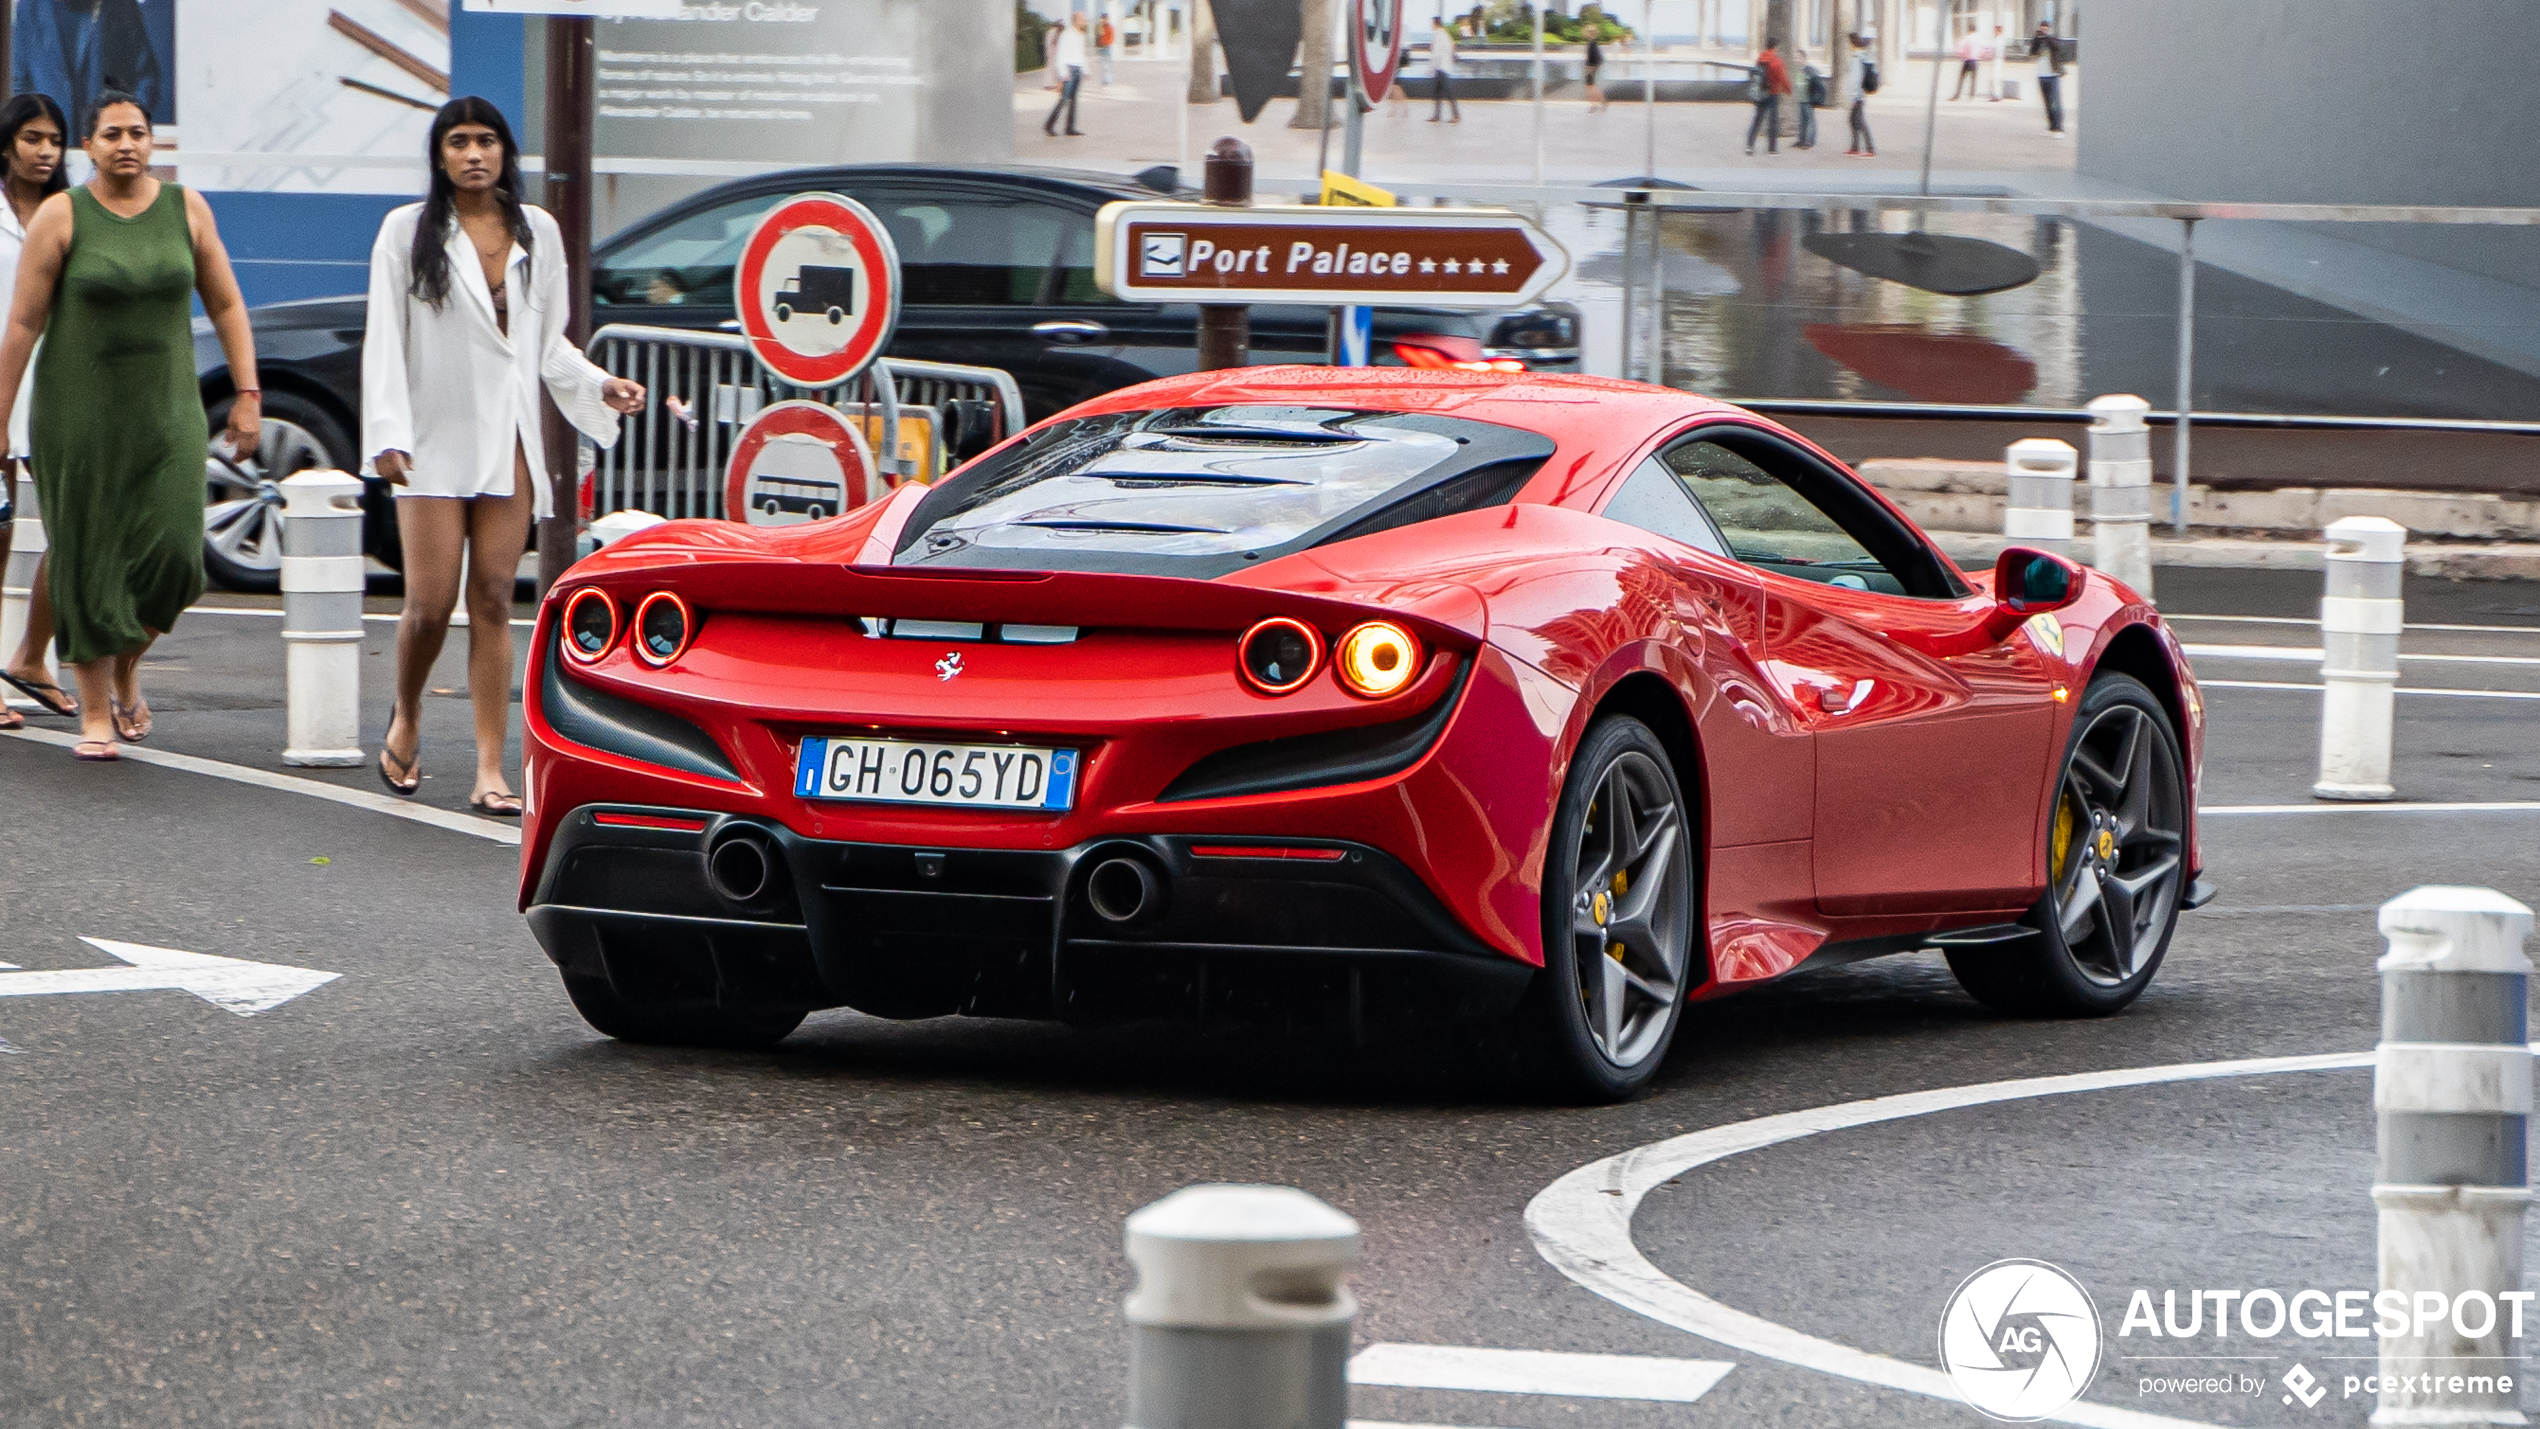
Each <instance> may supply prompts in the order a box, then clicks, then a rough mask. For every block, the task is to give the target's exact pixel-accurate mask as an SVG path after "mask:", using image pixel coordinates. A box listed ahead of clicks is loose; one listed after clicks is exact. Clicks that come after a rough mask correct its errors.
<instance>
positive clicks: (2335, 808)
mask: <svg viewBox="0 0 2540 1429" xmlns="http://www.w3.org/2000/svg"><path fill="white" fill-rule="evenodd" d="M2535 810H2540V800H2535V799H2498V800H2495V801H2493V802H2490V803H2484V804H2402V803H2396V802H2393V803H2387V804H2343V803H2335V802H2328V803H2319V804H2214V805H2208V806H2206V807H2204V808H2201V809H2198V810H2197V811H2196V812H2197V813H2198V814H2199V815H2202V816H2204V817H2206V818H2214V817H2223V818H2229V817H2230V816H2232V815H2234V814H2528V813H2531V812H2533V811H2535Z"/></svg>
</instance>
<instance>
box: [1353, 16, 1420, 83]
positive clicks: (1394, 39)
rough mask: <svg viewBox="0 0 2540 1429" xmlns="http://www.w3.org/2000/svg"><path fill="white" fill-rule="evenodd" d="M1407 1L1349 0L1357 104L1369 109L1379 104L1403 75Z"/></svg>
mask: <svg viewBox="0 0 2540 1429" xmlns="http://www.w3.org/2000/svg"><path fill="white" fill-rule="evenodd" d="M1409 8H1410V5H1409V0H1350V7H1349V11H1350V16H1349V59H1350V73H1351V74H1353V75H1355V76H1356V77H1357V79H1358V95H1359V103H1361V104H1363V105H1365V106H1366V107H1367V108H1369V109H1373V108H1375V107H1376V106H1377V105H1379V104H1382V103H1383V102H1384V99H1385V91H1387V90H1389V89H1391V88H1393V86H1394V83H1395V81H1396V80H1397V79H1399V78H1400V77H1401V74H1402V32H1403V30H1404V28H1405V26H1404V21H1405V20H1406V19H1408V18H1409V17H1408V16H1406V15H1405V14H1404V13H1403V12H1404V11H1405V10H1407V9H1409Z"/></svg>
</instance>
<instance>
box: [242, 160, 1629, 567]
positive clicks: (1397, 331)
mask: <svg viewBox="0 0 2540 1429" xmlns="http://www.w3.org/2000/svg"><path fill="white" fill-rule="evenodd" d="M818 191H833V192H838V193H844V194H847V195H849V196H850V197H853V198H855V199H856V200H858V201H859V202H861V203H863V204H864V205H865V206H866V207H867V208H869V209H871V210H873V212H874V213H875V214H876V215H878V216H879V217H880V218H881V220H882V222H883V224H884V226H885V227H887V228H889V230H890V232H891V238H892V242H893V243H894V245H895V246H897V248H898V250H899V257H900V271H901V280H902V302H901V307H900V323H899V329H898V332H897V335H896V336H895V337H894V338H893V340H892V343H891V346H890V349H889V352H890V355H891V356H894V357H902V358H914V359H921V360H931V361H937V362H962V363H970V364H974V365H978V366H984V367H999V368H1003V369H1005V370H1006V371H1008V372H1011V373H1012V374H1014V379H1015V382H1016V383H1017V385H1019V386H1020V387H1021V388H1022V392H1023V402H1024V407H1025V409H1026V411H1027V412H1028V414H1029V415H1030V416H1031V417H1032V418H1033V419H1034V420H1036V421H1037V420H1038V419H1040V418H1042V417H1046V416H1048V415H1050V414H1051V413H1053V412H1056V411H1059V410H1060V409H1062V408H1065V407H1069V406H1072V405H1074V404H1075V403H1078V402H1081V401H1084V400H1086V399H1087V398H1090V397H1096V396H1100V395H1101V394H1103V393H1105V392H1109V391H1113V390H1115V389H1117V388H1121V387H1126V386H1129V385H1130V384H1132V383H1137V382H1144V381H1146V380H1148V379H1149V378H1153V377H1164V376H1170V375H1173V374H1175V373H1181V372H1188V371H1190V370H1191V369H1192V367H1193V366H1194V364H1195V359H1196V348H1197V342H1198V331H1199V309H1198V308H1197V306H1195V305H1193V304H1188V303H1127V302H1122V301H1120V300H1119V299H1117V298H1114V297H1112V296H1110V295H1109V294H1107V293H1105V292H1103V291H1102V290H1101V288H1100V287H1098V286H1096V284H1095V282H1094V270H1093V261H1094V213H1095V211H1096V210H1098V209H1100V208H1101V207H1102V206H1103V205H1104V204H1106V203H1109V202H1112V201H1113V200H1116V199H1131V198H1145V199H1152V198H1154V197H1155V196H1156V195H1157V194H1158V193H1173V192H1176V191H1177V190H1176V189H1175V187H1174V184H1173V180H1172V171H1171V170H1170V169H1169V168H1167V169H1157V170H1150V171H1148V173H1147V174H1145V175H1142V176H1140V178H1138V179H1123V178H1118V177H1114V176H1110V175H1103V174H1087V173H1071V172H1061V171H1054V170H1040V169H1019V168H1018V169H965V168H958V167H947V166H940V165H910V164H869V165H848V166H842V167H838V168H825V169H795V170H789V171H787V172H785V173H780V174H769V175H765V176H763V177H760V178H754V179H744V180H741V181H738V182H735V183H729V184H724V185H722V186H720V187H717V188H713V189H709V190H707V191H705V192H703V193H700V194H698V195H696V196H695V197H693V198H691V199H688V200H687V201H686V202H684V203H680V204H678V205H675V206H673V207H672V208H670V209H667V210H665V211H663V212H661V213H659V214H656V215H654V216H653V217H651V218H648V219H645V220H644V221H642V222H640V223H638V224H636V225H634V226H633V227H631V228H628V229H626V230H625V231H624V232H622V233H619V234H618V235H616V236H615V237H613V238H610V239H608V240H607V241H606V242H604V243H601V244H599V245H598V246H597V248H596V249H595V250H594V253H593V255H592V270H593V272H592V287H593V294H592V322H593V324H594V325H595V326H605V325H607V324H610V323H635V324H642V325H646V326H652V327H684V328H697V329H708V330H721V331H727V332H729V331H737V330H738V329H739V326H740V324H739V320H738V319H737V318H736V317H735V316H734V313H733V306H732V267H733V263H734V261H735V260H736V259H737V258H739V256H740V252H741V245H742V244H743V243H744V242H745V241H747V239H748V237H749V234H750V229H751V228H752V226H753V225H755V224H756V223H757V222H758V220H759V217H760V215H761V214H764V213H765V212H766V211H767V210H768V209H769V208H771V207H773V206H774V205H775V204H776V203H777V201H778V200H780V199H782V198H784V197H786V196H788V195H790V194H797V193H805V192H818ZM1180 192H1182V193H1184V194H1185V195H1186V196H1190V197H1196V195H1195V194H1188V191H1186V190H1184V191H1180ZM1328 319H1329V310H1328V309H1324V308H1316V307H1294V306H1271V305H1264V306H1257V307H1255V308H1254V309H1253V310H1252V350H1253V360H1254V361H1256V362H1316V361H1320V360H1322V358H1323V357H1324V355H1325V354H1326V353H1327V352H1328V350H1329V343H1330V338H1329V335H1328V326H1327V325H1328ZM254 321H255V328H256V354H257V362H258V366H259V368H260V369H261V374H262V376H263V379H264V389H265V425H266V431H267V434H268V435H267V441H268V442H269V443H270V444H271V455H272V458H273V460H272V461H271V462H270V463H269V464H267V465H266V467H265V468H264V470H263V471H261V472H260V471H257V470H255V469H252V468H251V469H247V470H243V471H241V470H236V469H229V468H225V467H224V466H223V465H222V464H221V463H219V462H218V461H214V462H212V463H211V464H210V467H209V472H208V475H209V486H208V490H209V499H210V502H211V505H210V508H209V509H208V510H207V511H206V513H205V523H206V537H205V549H204V563H205V565H206V566H208V567H209V568H210V572H211V574H212V577H213V578H214V579H215V580H217V581H219V582H221V583H222V584H224V585H228V586H232V587H236V588H242V589H264V590H271V589H273V588H274V585H275V582H276V579H277V577H278V573H279V571H280V569H281V554H282V546H281V537H280V529H281V522H280V507H279V502H278V500H276V499H274V498H273V497H272V495H271V488H270V486H269V485H268V484H267V483H266V480H265V478H267V477H272V478H279V477H282V476H288V475H290V474H291V473H293V472H295V471H300V470H306V469H308V468H310V467H314V466H334V467H338V468H341V469H343V470H346V471H351V470H354V469H356V466H357V463H358V461H359V454H358V453H356V452H355V451H354V446H355V445H356V442H357V439H358V436H359V433H360V430H361V341H362V326H363V321H364V302H363V300H362V299H361V298H357V297H352V298H321V299H312V300H309V301H305V302H296V303H277V304H273V305H271V306H268V307H262V308H258V309H256V310H255V313H254ZM1371 347H1372V350H1371V354H1370V355H1371V357H1372V358H1373V359H1374V360H1375V361H1376V362H1378V363H1379V364H1380V365H1388V366H1400V365H1403V364H1404V363H1405V362H1406V361H1407V360H1408V361H1418V362H1445V361H1474V360H1489V359H1514V360H1518V361H1522V362H1524V363H1526V364H1527V365H1528V366H1529V367H1531V368H1538V369H1550V370H1555V371H1574V370H1576V368H1577V366H1578V315H1577V311H1576V310H1575V309H1573V308H1571V307H1569V306H1567V305H1566V304H1558V303H1555V304H1547V305H1542V306H1538V307H1535V308H1531V309H1526V310H1523V311H1518V312H1512V313H1458V312H1444V311H1435V310H1421V309H1401V308H1381V309H1378V310H1377V312H1376V315H1375V333H1374V341H1373V343H1372V345H1371ZM195 362H196V368H197V370H198V371H199V372H200V373H201V375H202V382H203V400H204V405H205V406H206V407H207V408H209V409H210V410H211V413H212V420H213V430H215V431H217V430H219V424H220V423H221V421H222V420H224V418H225V416H226V413H227V409H228V401H229V396H230V383H229V375H228V369H227V367H226V365H225V364H224V363H223V361H222V359H221V352H220V344H219V343H218V342H217V341H216V340H214V338H213V337H212V335H211V332H210V330H209V326H208V325H207V324H201V325H198V327H197V335H196V339H195ZM365 506H366V509H367V511H368V514H369V519H368V521H367V531H366V534H367V538H368V544H369V548H370V551H371V553H372V554H373V555H375V556H378V557H379V558H380V559H382V560H384V561H387V562H388V563H389V564H391V565H394V564H396V556H397V546H396V523H395V521H394V519H393V517H392V516H391V514H390V511H389V500H388V497H387V489H386V487H385V485H384V484H383V483H378V482H373V483H372V484H371V491H370V495H369V497H368V499H367V500H366V502H365Z"/></svg>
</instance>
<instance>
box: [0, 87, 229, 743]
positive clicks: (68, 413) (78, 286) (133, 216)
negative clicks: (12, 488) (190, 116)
mask: <svg viewBox="0 0 2540 1429" xmlns="http://www.w3.org/2000/svg"><path fill="white" fill-rule="evenodd" d="M84 142H85V145H86V147H87V150H88V157H89V158H90V159H91V160H92V161H94V162H95V164H96V166H97V176H96V177H95V178H94V179H91V180H90V181H89V182H88V184H87V185H86V186H84V187H82V188H78V189H73V190H72V191H70V192H69V193H65V194H56V195H55V196H53V197H52V198H49V199H46V200H45V201H44V205H43V207H41V208H39V209H37V210H36V214H35V222H34V223H32V224H30V225H28V228H27V235H26V251H25V254H24V256H23V257H22V258H21V259H20V260H19V264H18V290H17V297H16V299H15V301H14V302H13V303H12V304H11V306H10V310H9V325H8V331H7V333H6V335H5V336H0V431H5V430H7V427H8V422H9V409H10V407H11V406H12V405H14V403H15V400H16V395H17V391H18V381H19V379H20V377H21V376H23V375H24V374H25V372H26V366H27V361H28V358H29V356H30V354H32V353H33V352H34V350H35V343H36V339H37V338H39V337H41V338H43V339H44V358H43V360H42V361H41V362H39V363H37V364H36V369H35V423H34V435H35V441H34V446H35V484H36V490H37V492H38V494H39V495H40V496H41V497H42V498H43V502H44V525H45V534H46V536H47V537H48V538H49V540H50V542H51V545H52V550H51V553H50V554H51V558H52V578H51V580H50V581H49V582H48V584H49V586H50V588H51V590H52V594H53V610H54V618H55V620H56V621H57V622H58V624H57V626H56V629H57V634H56V636H55V639H56V641H57V642H58V643H59V648H60V650H61V658H62V662H63V663H64V664H67V665H70V666H72V667H73V668H74V669H75V670H76V671H77V673H78V676H79V698H80V722H81V729H80V734H81V735H82V738H81V740H80V742H79V745H78V747H77V748H76V749H75V750H74V751H73V752H74V753H75V754H76V755H77V756H78V757H79V758H81V759H88V760H107V759H113V758H115V757H116V754H115V741H116V740H118V739H120V740H123V741H125V742H126V743H131V744H138V743H140V742H141V741H142V740H143V739H145V738H147V737H148V736H149V733H150V706H149V704H148V703H147V702H146V701H144V700H143V699H142V696H141V680H140V666H141V656H142V653H143V652H144V651H146V650H148V649H149V648H150V642H151V641H153V640H156V639H158V638H159V637H160V636H162V635H165V634H166V633H167V632H168V631H169V630H171V629H173V628H174V627H175V625H176V618H177V616H178V615H179V614H180V613H182V612H183V611H184V609H185V608H186V607H187V606H189V605H192V604H193V603H194V598H195V597H196V596H199V595H201V594H202V593H203V399H202V393H201V390H200V389H199V388H198V387H197V386H196V385H195V378H194V334H193V326H192V316H193V315H192V311H191V309H192V299H193V297H194V295H195V294H197V293H200V294H201V295H202V298H203V311H204V313H205V314H206V315H207V316H209V317H210V318H211V320H212V327H213V329H214V330H215V331H216V332H218V333H219V334H220V343H221V349H222V351H223V352H224V353H226V354H227V355H228V358H229V370H230V372H231V374H232V377H233V380H235V381H236V383H237V384H238V399H237V400H236V401H235V402H234V403H232V404H231V406H230V412H229V431H228V433H227V438H228V441H229V443H230V444H231V446H233V447H234V448H235V449H236V453H237V455H238V456H241V457H246V456H252V455H254V454H255V450H256V437H257V431H258V428H259V427H260V425H261V421H260V417H259V413H260V411H261V409H262V402H263V394H262V391H261V389H260V388H259V387H258V385H257V381H256V346H255V339H254V337H253V336H252V335H251V334H250V333H249V331H248V328H247V305H246V302H245V300H244V299H242V298H241V297H240V296H239V293H238V279H237V278H236V276H234V275H233V274H232V273H231V272H230V267H229V252H228V250H227V249H225V248H223V247H222V246H221V241H220V232H219V230H218V229H217V228H215V227H214V226H213V223H212V209H211V205H209V204H207V203H205V202H204V201H203V197H202V195H200V194H197V193H194V192H191V191H190V190H187V189H185V188H182V187H180V186H178V185H176V184H171V183H163V182H161V181H160V180H158V179H154V178H152V177H150V116H149V114H148V113H147V112H146V111H145V110H143V109H142V107H141V103H140V101H138V100H136V99H134V98H133V97H132V96H131V95H128V94H121V93H116V92H113V91H109V92H107V93H105V94H102V95H100V96H98V99H97V103H96V106H95V108H94V109H92V110H91V111H90V113H89V115H88V122H87V126H86V138H85V140H84ZM56 319H58V321H56ZM6 464H7V465H8V466H10V467H14V466H15V465H16V463H15V462H14V461H9V462H7V463H6Z"/></svg>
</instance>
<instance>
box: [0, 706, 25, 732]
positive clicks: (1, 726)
mask: <svg viewBox="0 0 2540 1429" xmlns="http://www.w3.org/2000/svg"><path fill="white" fill-rule="evenodd" d="M24 728H26V716H25V715H22V714H20V713H18V712H17V711H16V710H0V730H12V729H24Z"/></svg>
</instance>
